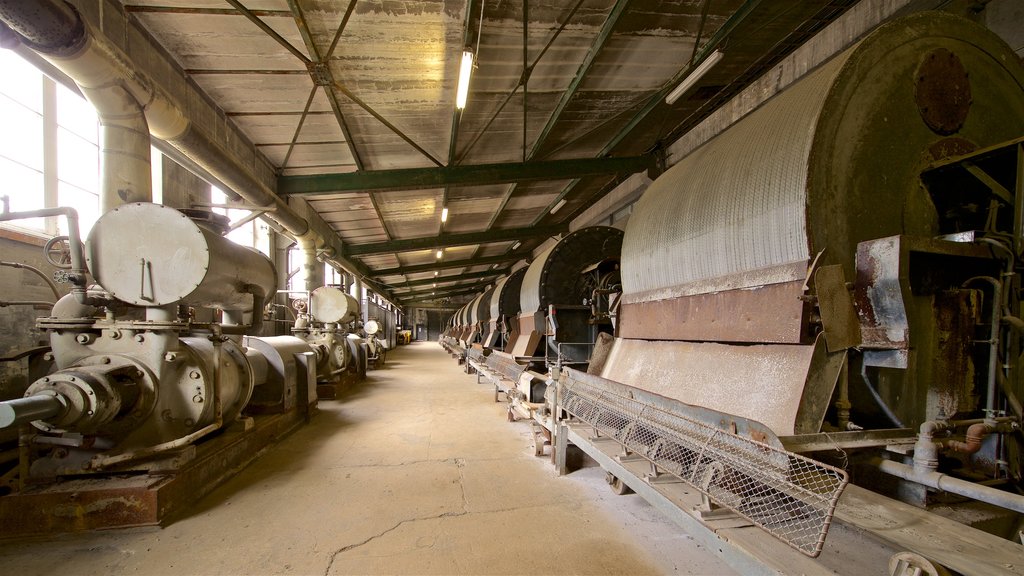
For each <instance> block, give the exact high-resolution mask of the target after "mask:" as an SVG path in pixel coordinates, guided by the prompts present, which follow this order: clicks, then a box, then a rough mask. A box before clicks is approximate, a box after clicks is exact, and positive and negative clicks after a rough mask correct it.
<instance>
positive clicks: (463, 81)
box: [455, 50, 473, 110]
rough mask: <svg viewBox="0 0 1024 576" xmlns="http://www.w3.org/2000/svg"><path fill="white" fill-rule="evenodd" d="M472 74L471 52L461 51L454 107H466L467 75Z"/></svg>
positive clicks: (460, 108)
mask: <svg viewBox="0 0 1024 576" xmlns="http://www.w3.org/2000/svg"><path fill="white" fill-rule="evenodd" d="M472 74H473V53H472V52H470V51H469V50H465V51H463V52H462V65H461V66H460V67H459V87H458V89H457V90H456V92H455V107H456V108H458V109H459V110H462V109H463V108H465V107H466V99H467V98H468V97H469V77H470V76H471V75H472Z"/></svg>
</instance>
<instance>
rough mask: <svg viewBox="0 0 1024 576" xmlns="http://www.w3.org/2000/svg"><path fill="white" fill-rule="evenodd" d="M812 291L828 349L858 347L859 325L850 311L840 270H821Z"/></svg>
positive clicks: (831, 268)
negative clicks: (816, 301)
mask: <svg viewBox="0 0 1024 576" xmlns="http://www.w3.org/2000/svg"><path fill="white" fill-rule="evenodd" d="M814 290H815V293H816V294H817V295H818V310H819V311H820V313H821V325H822V329H823V330H824V332H825V339H826V341H827V343H828V349H829V350H832V351H835V350H845V349H847V348H853V347H854V346H857V345H859V344H860V323H859V322H858V321H857V311H856V310H855V309H854V307H853V295H851V294H850V290H849V289H847V287H846V279H845V278H844V277H843V268H842V266H839V265H832V266H824V267H822V268H819V269H818V271H817V272H815V274H814Z"/></svg>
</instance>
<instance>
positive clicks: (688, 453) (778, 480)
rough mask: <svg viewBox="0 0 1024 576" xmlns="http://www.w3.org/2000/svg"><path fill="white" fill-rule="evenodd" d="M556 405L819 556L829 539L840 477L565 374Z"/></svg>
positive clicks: (833, 471) (842, 479) (806, 460)
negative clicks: (558, 404)
mask: <svg viewBox="0 0 1024 576" xmlns="http://www.w3.org/2000/svg"><path fill="white" fill-rule="evenodd" d="M561 397H562V400H561V403H562V404H561V406H562V408H563V409H564V410H565V411H566V412H568V413H569V414H571V415H572V416H573V417H575V418H576V419H578V420H581V421H583V422H586V423H587V424H589V425H591V426H592V427H593V428H594V429H595V430H596V431H597V432H598V433H600V434H604V435H606V436H609V437H611V438H613V439H615V440H616V441H617V442H619V443H620V444H621V445H622V446H623V447H624V448H626V449H627V450H628V451H630V452H632V453H634V454H637V455H639V456H642V457H643V458H645V459H646V460H648V461H650V462H651V463H652V464H654V465H655V466H657V468H658V469H659V470H661V471H664V472H666V473H669V474H672V475H673V476H675V477H677V478H679V479H680V480H682V481H684V482H686V483H688V484H690V485H692V486H693V487H694V488H696V489H697V490H700V491H701V492H702V493H704V494H706V495H707V496H708V497H709V498H710V499H711V500H712V501H714V502H715V503H716V504H718V505H720V506H723V507H725V508H728V509H730V510H732V511H733V512H735V513H736V514H739V515H740V516H742V517H744V518H746V519H747V520H749V521H750V522H752V523H754V524H755V525H757V526H759V527H761V528H762V529H764V530H765V531H767V532H768V533H770V534H772V535H773V536H775V537H776V538H778V539H780V540H782V541H783V542H786V543H787V544H789V545H790V546H792V547H793V548H796V549H797V550H799V551H801V552H803V553H804V554H807V555H808V556H811V557H816V556H818V554H820V553H821V549H822V546H823V545H824V543H825V536H826V535H827V534H828V528H829V524H830V523H831V521H832V515H833V513H834V511H835V506H836V502H837V501H838V499H839V495H840V494H841V493H842V491H843V488H845V487H846V484H847V482H848V476H847V474H846V472H845V471H843V470H841V469H839V468H835V467H833V466H829V465H827V464H823V463H821V462H817V461H815V460H811V459H810V458H806V457H804V456H801V455H799V454H794V453H792V452H786V451H785V450H781V449H779V448H775V447H773V446H769V445H767V444H764V443H761V442H757V441H755V440H752V439H749V438H745V437H742V436H738V435H735V434H732V433H730V432H728V431H725V430H722V429H719V428H716V427H714V426H711V425H708V424H706V423H703V422H700V421H698V420H694V419H691V418H688V417H686V416H684V415H682V414H676V413H672V412H668V411H666V410H663V409H661V408H657V407H654V406H651V405H649V404H645V403H642V402H640V401H637V400H635V399H633V398H631V397H629V396H626V395H623V394H622V393H620V392H618V391H615V390H612V389H603V388H601V387H600V386H599V385H595V384H594V383H591V382H581V381H579V380H575V379H573V378H572V377H571V374H569V375H567V377H566V378H564V379H563V381H562V385H561Z"/></svg>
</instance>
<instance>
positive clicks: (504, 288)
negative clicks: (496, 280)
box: [491, 267, 527, 317]
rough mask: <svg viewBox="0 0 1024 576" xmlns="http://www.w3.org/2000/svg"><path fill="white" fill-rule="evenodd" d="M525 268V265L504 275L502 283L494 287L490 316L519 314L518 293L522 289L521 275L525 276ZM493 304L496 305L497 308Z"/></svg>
mask: <svg viewBox="0 0 1024 576" xmlns="http://www.w3.org/2000/svg"><path fill="white" fill-rule="evenodd" d="M526 270H527V268H526V267H523V268H520V269H519V270H516V271H515V272H513V273H511V274H509V275H508V276H506V277H505V279H504V284H501V285H500V286H496V287H495V289H494V293H495V296H494V297H493V299H492V301H491V302H492V304H491V315H492V316H494V317H497V316H508V317H514V316H517V315H518V314H519V309H520V301H519V293H520V292H521V291H522V289H523V277H524V276H526ZM494 300H497V302H494ZM494 306H497V308H495V307H494Z"/></svg>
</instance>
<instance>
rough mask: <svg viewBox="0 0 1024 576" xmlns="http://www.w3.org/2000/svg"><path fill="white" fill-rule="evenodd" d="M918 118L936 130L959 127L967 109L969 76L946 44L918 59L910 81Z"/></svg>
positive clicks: (968, 105)
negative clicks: (916, 67) (911, 81)
mask: <svg viewBox="0 0 1024 576" xmlns="http://www.w3.org/2000/svg"><path fill="white" fill-rule="evenodd" d="M914 100H915V101H916V102H917V107H918V112H920V114H921V119H922V120H924V123H925V124H927V125H928V127H929V128H931V129H932V130H933V131H935V133H936V134H942V135H948V134H953V133H954V132H956V131H957V130H959V129H960V128H961V127H962V126H963V125H964V121H965V120H967V113H968V112H970V110H971V80H970V78H969V77H968V74H967V69H966V68H964V65H963V62H961V61H960V58H958V57H957V55H956V54H955V53H953V52H950V51H949V50H947V49H946V48H936V49H935V50H932V51H931V52H929V53H928V54H927V55H925V57H924V59H923V60H922V61H921V65H920V66H919V67H918V69H917V82H916V83H915V84H914Z"/></svg>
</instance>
